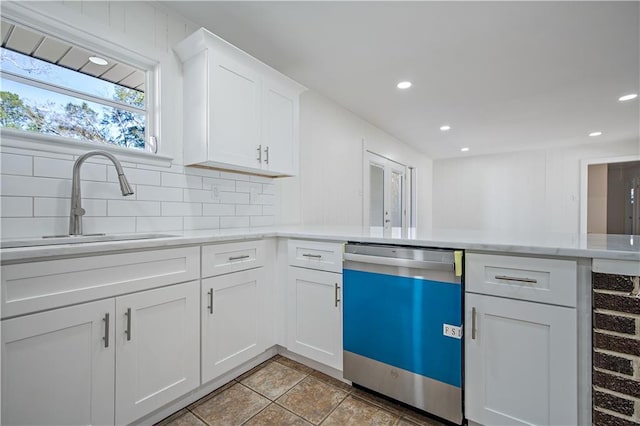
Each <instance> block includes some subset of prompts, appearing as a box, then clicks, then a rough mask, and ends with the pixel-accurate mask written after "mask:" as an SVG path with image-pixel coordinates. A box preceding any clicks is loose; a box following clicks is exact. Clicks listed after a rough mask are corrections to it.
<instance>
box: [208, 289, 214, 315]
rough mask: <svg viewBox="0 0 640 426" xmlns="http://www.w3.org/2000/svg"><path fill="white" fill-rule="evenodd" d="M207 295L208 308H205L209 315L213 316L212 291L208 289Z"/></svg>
mask: <svg viewBox="0 0 640 426" xmlns="http://www.w3.org/2000/svg"><path fill="white" fill-rule="evenodd" d="M207 294H208V295H209V306H207V309H209V313H210V314H211V315H213V289H212V288H211V289H209V291H208V292H207Z"/></svg>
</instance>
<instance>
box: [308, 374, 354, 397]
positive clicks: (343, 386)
mask: <svg viewBox="0 0 640 426" xmlns="http://www.w3.org/2000/svg"><path fill="white" fill-rule="evenodd" d="M311 375H312V376H313V377H315V378H316V379H320V380H322V381H323V382H325V383H329V384H330V385H333V386H335V387H337V388H340V389H342V390H343V391H345V392H351V389H353V388H352V386H351V385H349V384H347V383H345V382H343V381H340V380H338V379H336V378H333V377H331V376H329V375H326V374H324V373H321V372H319V371H317V370H313V372H312V373H311Z"/></svg>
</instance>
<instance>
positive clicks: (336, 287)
mask: <svg viewBox="0 0 640 426" xmlns="http://www.w3.org/2000/svg"><path fill="white" fill-rule="evenodd" d="M333 298H334V303H333V306H335V307H336V308H337V307H338V303H340V286H339V285H338V283H335V284H334V296H333Z"/></svg>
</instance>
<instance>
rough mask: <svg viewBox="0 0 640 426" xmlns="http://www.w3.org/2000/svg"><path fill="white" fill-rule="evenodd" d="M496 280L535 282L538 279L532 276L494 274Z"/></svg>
mask: <svg viewBox="0 0 640 426" xmlns="http://www.w3.org/2000/svg"><path fill="white" fill-rule="evenodd" d="M496 280H506V281H517V282H519V283H526V284H537V283H538V280H534V279H532V278H519V277H509V276H506V275H496Z"/></svg>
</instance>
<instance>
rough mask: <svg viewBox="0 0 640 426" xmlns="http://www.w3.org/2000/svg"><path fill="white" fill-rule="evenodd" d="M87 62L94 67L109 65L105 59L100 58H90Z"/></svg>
mask: <svg viewBox="0 0 640 426" xmlns="http://www.w3.org/2000/svg"><path fill="white" fill-rule="evenodd" d="M89 60H90V61H91V62H93V63H94V64H96V65H107V64H108V63H109V62H107V60H106V59H104V58H101V57H100V56H90V57H89Z"/></svg>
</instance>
